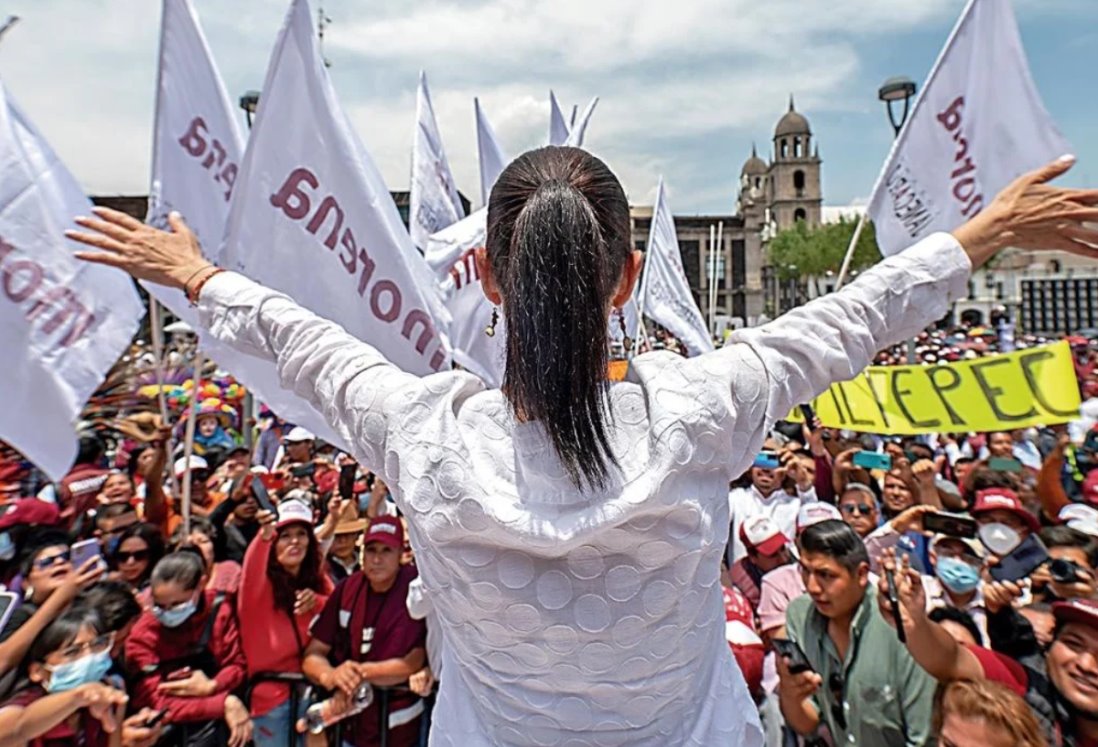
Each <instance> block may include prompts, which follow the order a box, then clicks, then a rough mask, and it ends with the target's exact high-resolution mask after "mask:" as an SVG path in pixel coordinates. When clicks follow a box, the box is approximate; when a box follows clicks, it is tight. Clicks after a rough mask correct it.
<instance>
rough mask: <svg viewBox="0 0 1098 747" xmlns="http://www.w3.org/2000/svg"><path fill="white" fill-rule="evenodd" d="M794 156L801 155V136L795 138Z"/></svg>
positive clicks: (798, 156)
mask: <svg viewBox="0 0 1098 747" xmlns="http://www.w3.org/2000/svg"><path fill="white" fill-rule="evenodd" d="M793 157H794V158H800V157H801V139H800V138H799V137H795V138H793Z"/></svg>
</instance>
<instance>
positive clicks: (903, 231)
mask: <svg viewBox="0 0 1098 747" xmlns="http://www.w3.org/2000/svg"><path fill="white" fill-rule="evenodd" d="M1068 152H1070V146H1069V145H1068V143H1067V141H1066V140H1065V139H1064V137H1063V136H1062V135H1061V134H1060V132H1059V130H1057V128H1056V125H1055V124H1054V123H1053V121H1052V118H1051V117H1049V115H1048V112H1047V111H1045V107H1044V105H1043V104H1042V103H1041V98H1040V96H1039V95H1038V93H1037V88H1036V86H1035V85H1034V83H1033V79H1032V78H1031V77H1030V74H1029V66H1028V64H1027V63H1026V56H1025V52H1024V50H1023V49H1022V40H1021V37H1020V36H1019V34H1018V25H1017V23H1016V22H1015V20H1014V12H1013V10H1012V9H1011V5H1010V2H1009V1H1008V0H970V2H969V4H968V5H967V6H966V8H965V10H964V12H963V13H962V14H961V18H960V20H959V21H958V22H957V25H956V27H955V28H954V29H953V33H952V35H951V36H950V38H949V40H948V41H947V42H946V45H945V48H944V49H943V50H942V53H941V54H940V55H939V57H938V61H937V63H936V64H935V65H934V68H933V70H931V72H930V76H929V77H928V78H927V80H926V83H925V84H924V85H923V90H922V92H921V94H920V95H919V98H918V100H917V102H916V104H915V108H914V110H913V112H912V114H911V118H910V119H909V120H908V122H907V124H906V126H905V127H904V129H903V131H902V132H901V133H900V136H899V138H897V140H896V142H895V143H894V144H893V146H892V151H891V153H890V154H889V157H888V160H887V161H885V165H884V168H883V169H882V170H881V175H880V177H878V180H877V185H876V186H875V187H874V190H873V197H872V198H871V200H870V203H869V216H870V217H871V218H872V219H873V222H874V224H875V225H876V229H877V243H878V244H879V245H880V247H881V251H882V252H883V253H884V254H885V255H886V256H887V255H890V254H895V253H896V252H899V251H901V250H903V249H905V248H907V247H908V246H910V245H911V244H913V243H915V242H916V241H917V240H919V239H921V238H923V237H924V236H926V235H928V234H930V233H933V232H934V231H950V230H952V229H954V228H956V227H957V226H959V225H960V224H962V223H964V222H965V221H967V220H968V219H969V218H971V217H972V216H974V215H976V214H977V213H978V212H980V210H982V209H983V208H984V207H985V206H986V205H987V204H988V203H990V202H991V200H992V198H993V197H994V196H995V194H996V193H997V192H998V191H999V190H1001V189H1002V188H1003V187H1005V186H1006V185H1007V184H1009V183H1010V182H1011V181H1012V180H1014V179H1015V178H1016V177H1017V176H1018V175H1020V174H1022V173H1024V172H1026V171H1029V170H1031V169H1034V168H1036V167H1038V166H1042V165H1044V164H1046V163H1048V162H1049V161H1052V160H1053V159H1055V158H1057V157H1058V156H1061V155H1063V154H1064V153H1068Z"/></svg>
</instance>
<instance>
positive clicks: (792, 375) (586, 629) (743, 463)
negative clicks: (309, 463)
mask: <svg viewBox="0 0 1098 747" xmlns="http://www.w3.org/2000/svg"><path fill="white" fill-rule="evenodd" d="M969 274H970V263H969V260H968V257H967V255H966V254H965V253H964V252H963V251H962V250H961V248H960V247H959V246H958V244H957V243H956V241H955V240H954V239H953V238H952V237H951V236H949V235H948V234H936V235H934V236H932V237H930V238H928V239H926V240H925V241H923V242H921V243H920V244H919V245H918V246H916V247H913V248H912V249H909V250H908V251H906V252H904V253H902V254H899V255H896V256H894V257H890V258H888V259H886V260H884V261H883V262H881V263H880V264H879V265H878V266H877V267H876V268H875V269H873V270H870V271H867V272H865V273H863V274H862V275H861V276H860V277H859V278H858V279H857V280H856V281H855V282H853V283H851V284H850V285H848V286H847V287H845V288H843V290H842V291H840V292H838V293H834V294H831V295H828V296H825V297H824V298H822V299H819V300H816V301H814V302H812V303H811V304H808V305H806V306H803V307H801V308H798V309H794V310H793V311H791V312H789V313H787V314H785V315H784V316H782V317H781V318H779V319H778V320H776V321H774V322H772V323H770V324H768V325H766V326H764V327H756V328H753V329H747V330H741V331H739V332H737V333H735V334H734V335H733V336H732V337H731V338H730V340H729V344H728V345H726V346H725V347H724V348H722V349H720V350H717V351H714V352H712V353H708V354H706V355H701V356H698V357H695V358H689V359H687V358H681V357H679V356H677V355H674V354H671V353H667V352H655V353H649V354H645V355H642V356H639V357H637V358H635V359H634V360H633V365H632V367H631V369H632V370H631V374H630V379H629V380H628V381H625V382H619V383H615V384H613V385H611V387H610V395H609V396H610V403H609V406H610V408H611V410H612V412H613V416H614V418H613V427H612V430H611V432H610V434H609V435H610V440H611V447H612V451H613V453H614V455H615V456H616V458H617V461H618V464H619V467H618V468H616V469H613V470H612V475H611V477H610V480H609V484H608V486H607V487H606V488H605V489H603V490H599V491H587V492H584V493H581V492H579V491H577V490H576V488H575V487H573V485H572V484H571V483H570V481H569V480H568V477H567V474H566V472H565V470H564V469H563V466H562V465H561V463H560V461H559V459H558V458H557V456H556V454H555V452H554V450H553V448H552V446H551V442H550V440H549V438H548V436H547V434H546V432H545V430H544V428H543V427H542V426H541V425H540V424H539V423H537V422H516V421H515V419H514V417H513V415H512V413H511V409H510V407H509V405H508V403H507V401H506V400H505V398H504V397H503V395H502V393H501V392H500V391H499V390H489V389H487V388H486V387H485V385H484V384H483V383H482V382H481V381H480V380H479V379H477V378H476V377H475V376H473V375H472V374H470V373H468V372H462V371H447V372H444V373H438V374H435V375H432V376H427V377H425V378H419V377H415V376H412V375H409V374H406V373H403V372H401V371H400V370H398V369H396V368H395V367H393V366H391V365H390V364H389V363H388V362H387V361H385V360H384V358H383V357H382V356H381V355H380V354H379V353H378V352H377V351H376V350H375V349H374V348H373V347H371V346H369V345H366V344H364V343H362V342H359V341H358V340H356V339H354V338H353V337H352V336H350V335H349V334H347V333H346V332H345V331H344V330H343V329H342V328H341V327H340V326H339V325H337V324H333V323H330V322H327V321H324V320H323V319H320V318H318V317H317V316H315V315H313V314H312V313H310V312H308V311H307V310H305V309H303V308H301V307H299V306H297V305H296V304H295V303H294V302H293V301H291V300H290V299H288V298H286V297H285V296H283V295H282V294H279V293H277V292H275V291H272V290H269V289H266V288H263V287H261V286H259V285H256V284H255V283H252V282H251V281H249V280H247V279H245V278H244V277H242V276H240V275H236V274H234V273H223V274H220V275H217V276H216V277H214V278H213V279H211V280H210V281H209V282H208V283H207V284H206V285H205V287H204V289H203V292H202V297H201V300H200V305H199V306H200V312H201V320H202V323H203V326H205V327H206V328H208V329H210V331H211V332H212V334H214V335H215V336H216V337H217V338H219V339H220V340H222V341H223V342H226V343H228V344H231V345H233V346H234V347H235V348H236V349H238V350H240V351H242V352H246V353H249V354H252V355H256V356H259V357H262V358H266V359H271V360H276V361H277V364H278V370H279V375H280V378H281V381H282V385H283V386H284V387H287V388H289V389H292V390H293V391H294V392H296V393H297V394H298V395H299V396H301V397H304V398H306V399H308V400H309V401H310V402H311V403H312V404H313V405H314V406H315V407H316V409H317V410H318V411H319V412H322V413H325V415H326V416H327V418H328V420H329V423H330V425H331V426H332V427H333V428H335V429H336V430H337V431H338V432H339V433H340V435H341V436H342V438H343V441H344V442H345V443H347V444H350V445H352V446H353V453H354V456H355V458H356V459H357V460H358V461H359V463H360V464H362V465H364V466H366V467H368V468H369V469H372V470H374V471H375V472H377V473H378V474H379V475H380V476H381V477H382V478H383V479H384V480H385V482H386V483H387V484H388V485H389V487H390V489H391V490H392V493H393V497H394V498H395V500H396V502H397V505H398V506H399V507H400V509H401V511H402V512H403V513H404V516H405V517H406V518H407V520H408V525H409V531H410V537H411V542H412V547H413V548H414V549H415V553H416V563H417V565H418V567H419V573H420V577H421V578H422V579H423V585H424V588H425V589H426V591H427V593H428V594H429V595H430V599H431V603H432V605H433V606H434V609H435V614H436V615H437V617H438V619H439V621H440V622H441V625H442V632H443V646H442V649H443V654H442V656H443V660H444V666H443V668H444V669H445V671H446V676H445V678H444V679H443V681H442V683H441V688H440V691H439V696H438V701H437V706H436V708H435V711H434V727H435V728H434V730H433V731H432V744H433V745H436V746H438V745H442V746H445V747H489V745H493V746H495V745H529V744H537V745H543V746H544V747H553V746H557V747H575V746H576V745H584V744H592V745H600V746H605V747H610V746H611V745H631V746H634V747H642V746H646V745H651V746H652V747H656V746H658V747H665V746H666V745H696V746H697V747H720V746H723V745H745V746H747V747H757V746H759V745H761V744H762V732H761V730H760V728H759V722H758V715H757V712H756V708H755V705H754V703H753V702H752V701H751V698H750V696H749V695H748V692H747V688H746V686H745V684H744V681H743V677H742V675H741V674H740V672H739V669H738V667H737V666H736V664H735V661H734V660H733V658H732V654H731V651H730V649H729V647H728V643H727V642H726V641H725V626H724V614H723V600H722V595H721V586H720V580H719V574H720V560H721V553H722V552H723V550H724V547H725V543H726V542H727V540H728V527H729V514H728V483H729V481H730V480H731V479H733V478H735V477H737V476H738V475H740V474H742V473H743V471H744V470H745V469H747V467H748V466H750V464H751V461H752V458H753V457H754V455H755V454H756V453H757V452H758V450H759V448H760V447H761V446H762V443H763V440H764V438H765V435H766V433H767V431H768V430H769V428H770V427H771V426H772V424H773V422H774V421H775V420H777V419H779V418H782V417H785V416H786V415H787V414H788V413H789V411H790V408H791V407H793V406H794V405H796V404H799V403H802V402H807V401H809V400H810V399H812V397H813V396H814V395H816V394H819V393H820V392H822V391H823V390H824V389H826V387H827V386H828V385H829V384H831V383H832V382H833V381H839V380H845V379H849V378H851V377H853V376H854V375H855V374H857V373H858V372H859V371H861V369H862V368H864V367H865V366H866V365H868V364H869V362H870V360H871V358H872V356H873V355H874V354H875V353H876V351H877V350H880V349H881V348H883V347H885V346H887V345H889V344H892V343H894V342H896V341H898V340H902V339H906V338H908V337H911V336H913V335H914V334H916V333H918V332H919V331H920V330H921V329H922V328H923V327H924V325H926V324H929V323H930V322H932V321H933V320H935V319H938V318H940V317H941V316H942V315H943V314H944V313H945V311H946V309H947V306H948V303H949V301H950V300H951V299H953V298H960V297H962V296H963V295H964V294H965V293H966V292H967V281H968V276H969ZM592 313H598V312H595V311H593V312H592ZM394 330H396V331H394V332H392V334H399V330H398V329H396V328H394Z"/></svg>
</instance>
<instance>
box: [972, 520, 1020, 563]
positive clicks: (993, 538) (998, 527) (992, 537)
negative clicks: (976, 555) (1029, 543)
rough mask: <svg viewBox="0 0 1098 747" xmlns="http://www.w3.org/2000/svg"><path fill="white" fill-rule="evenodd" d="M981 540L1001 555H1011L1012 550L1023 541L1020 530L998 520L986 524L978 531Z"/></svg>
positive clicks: (989, 548)
mask: <svg viewBox="0 0 1098 747" xmlns="http://www.w3.org/2000/svg"><path fill="white" fill-rule="evenodd" d="M978 534H979V535H980V541H981V542H983V543H984V547H986V548H987V549H988V550H990V551H991V552H993V553H995V554H996V555H998V556H999V557H1002V556H1004V555H1009V554H1010V552H1011V551H1012V550H1013V549H1014V548H1015V547H1017V546H1018V545H1020V544H1021V543H1022V535H1020V534H1018V530H1016V529H1014V528H1012V527H1008V526H1007V525H1006V524H1002V523H1000V522H998V521H993V522H991V523H990V524H984V525H983V526H981V527H980V530H979V532H978Z"/></svg>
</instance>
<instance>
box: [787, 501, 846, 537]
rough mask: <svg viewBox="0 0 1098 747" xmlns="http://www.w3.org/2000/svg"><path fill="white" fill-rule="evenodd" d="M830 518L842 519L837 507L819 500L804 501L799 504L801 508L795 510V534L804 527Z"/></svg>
mask: <svg viewBox="0 0 1098 747" xmlns="http://www.w3.org/2000/svg"><path fill="white" fill-rule="evenodd" d="M832 519H837V520H838V521H842V520H843V515H842V514H840V513H839V509H837V508H835V507H834V506H832V505H831V504H830V503H821V502H819V501H816V502H813V503H806V504H804V505H803V506H801V510H800V511H798V512H797V534H800V533H801V532H802V531H804V529H805V528H806V527H810V526H812V525H813V524H819V523H820V522H821V521H830V520H832Z"/></svg>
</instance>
